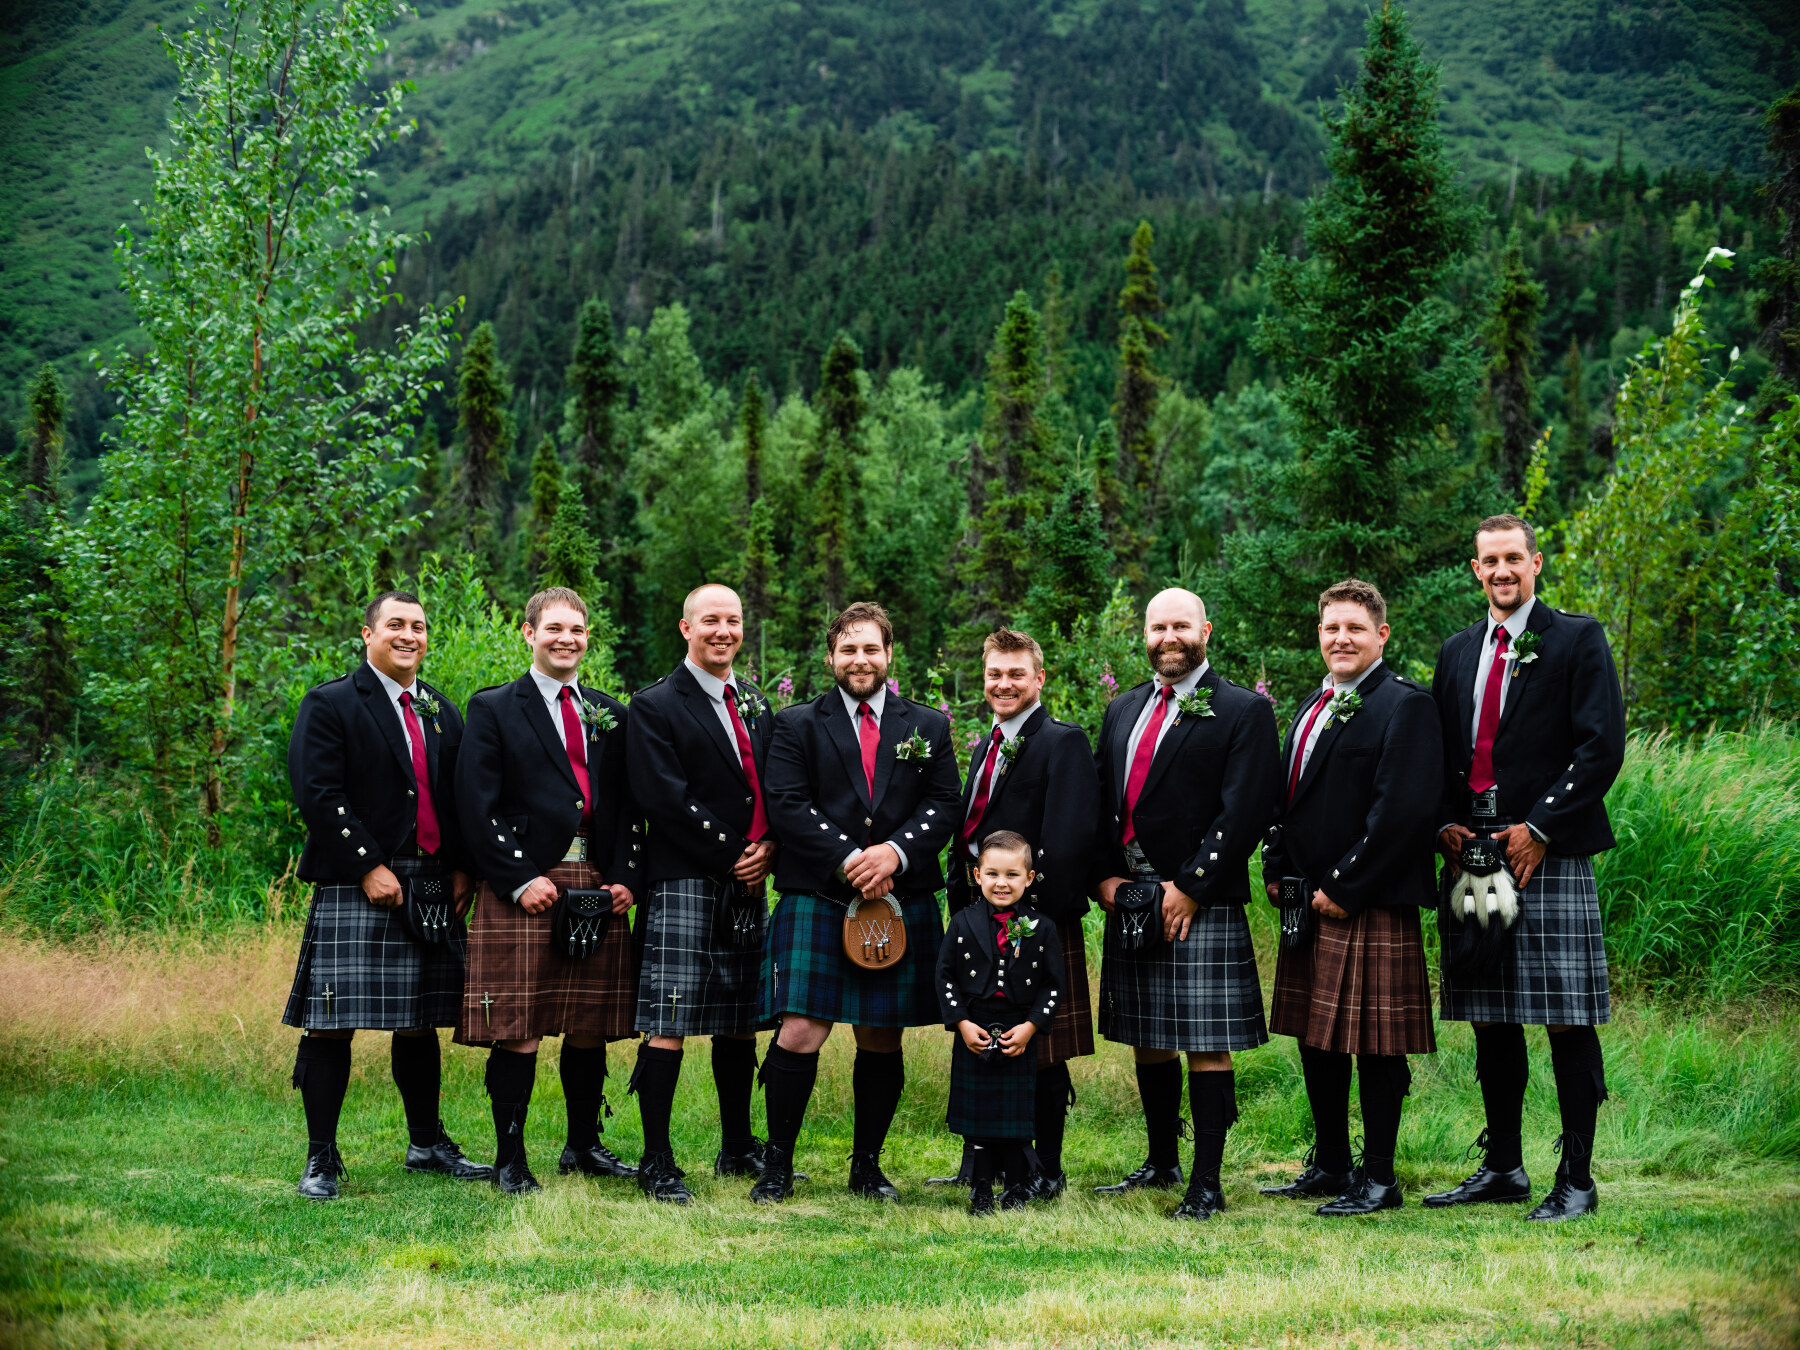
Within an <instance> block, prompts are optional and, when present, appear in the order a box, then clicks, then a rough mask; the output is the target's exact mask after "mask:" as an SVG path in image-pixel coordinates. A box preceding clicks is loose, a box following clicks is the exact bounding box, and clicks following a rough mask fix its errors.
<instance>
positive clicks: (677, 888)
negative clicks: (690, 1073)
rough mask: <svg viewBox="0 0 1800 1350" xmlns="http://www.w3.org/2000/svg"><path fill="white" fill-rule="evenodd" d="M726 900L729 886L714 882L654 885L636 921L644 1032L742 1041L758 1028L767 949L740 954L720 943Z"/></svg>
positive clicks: (692, 879)
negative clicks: (718, 927) (759, 982)
mask: <svg viewBox="0 0 1800 1350" xmlns="http://www.w3.org/2000/svg"><path fill="white" fill-rule="evenodd" d="M725 900H726V885H725V883H724V882H720V881H716V880H714V879H713V878H711V877H684V878H682V879H680V880H676V881H657V882H652V883H651V886H650V896H649V899H648V900H647V901H646V902H645V904H644V906H643V911H642V914H641V916H640V922H639V927H640V928H641V930H642V941H643V957H642V960H643V964H642V966H641V968H640V969H639V972H638V985H637V1021H636V1028H637V1030H638V1032H639V1033H640V1034H642V1035H645V1036H745V1035H749V1034H750V1033H751V1032H753V1031H755V1030H756V1029H757V1022H756V982H757V976H758V975H759V973H760V971H761V968H762V949H761V945H760V944H758V946H756V947H753V948H750V949H749V950H747V951H737V950H734V949H732V948H729V947H727V946H725V945H724V944H722V943H721V942H719V940H718V939H717V937H716V936H715V932H716V929H715V925H716V920H717V915H718V913H719V910H720V908H721V907H722V906H723V905H724V903H725ZM765 927H766V922H765Z"/></svg>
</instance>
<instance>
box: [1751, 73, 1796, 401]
mask: <svg viewBox="0 0 1800 1350" xmlns="http://www.w3.org/2000/svg"><path fill="white" fill-rule="evenodd" d="M1763 125H1764V126H1765V127H1767V128H1768V130H1769V158H1770V159H1772V160H1773V161H1774V162H1775V163H1774V170H1775V171H1774V173H1773V174H1772V175H1771V176H1770V178H1769V183H1768V186H1767V187H1766V188H1765V189H1764V192H1765V193H1766V194H1767V196H1768V199H1769V205H1770V207H1771V208H1773V210H1774V212H1775V214H1776V215H1777V217H1778V218H1779V219H1780V221H1781V245H1780V248H1779V251H1778V254H1777V256H1776V257H1773V258H1765V259H1764V260H1763V261H1762V262H1761V263H1760V264H1758V265H1757V268H1756V284H1757V285H1758V286H1759V287H1761V289H1762V292H1763V300H1762V303H1761V304H1760V305H1759V306H1758V307H1757V311H1756V321H1757V322H1758V323H1760V324H1761V325H1762V343H1763V346H1764V347H1765V348H1767V349H1768V353H1769V356H1770V357H1771V358H1772V359H1773V360H1774V362H1775V370H1776V372H1777V373H1778V374H1779V375H1780V376H1781V378H1782V380H1784V381H1785V382H1786V388H1785V390H1783V391H1781V392H1783V393H1787V394H1793V393H1800V84H1797V85H1795V86H1794V87H1793V88H1792V89H1790V90H1789V91H1788V92H1787V93H1786V94H1784V95H1782V97H1781V98H1779V99H1777V100H1776V101H1775V102H1774V104H1772V105H1771V106H1770V108H1769V111H1768V113H1767V114H1766V115H1765V116H1764V118H1763ZM1779 401H1780V400H1779V396H1778V395H1777V393H1776V391H1774V390H1770V391H1768V392H1767V393H1766V394H1765V395H1764V397H1763V399H1762V403H1763V406H1764V408H1766V409H1771V410H1772V409H1773V408H1774V407H1775V406H1776V405H1777V404H1778V403H1779Z"/></svg>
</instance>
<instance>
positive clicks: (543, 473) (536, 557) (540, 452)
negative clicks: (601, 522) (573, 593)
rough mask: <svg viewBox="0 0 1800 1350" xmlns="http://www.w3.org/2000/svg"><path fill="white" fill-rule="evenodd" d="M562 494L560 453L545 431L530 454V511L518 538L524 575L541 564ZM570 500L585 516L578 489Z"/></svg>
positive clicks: (531, 573)
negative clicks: (523, 557) (519, 539)
mask: <svg viewBox="0 0 1800 1350" xmlns="http://www.w3.org/2000/svg"><path fill="white" fill-rule="evenodd" d="M563 496H564V493H563V463H562V456H561V455H559V454H557V453H556V440H555V438H554V437H552V436H551V435H550V433H549V432H545V433H544V436H543V439H541V440H540V441H538V448H537V450H536V452H535V453H534V454H533V455H532V456H531V514H530V515H529V516H527V517H526V520H525V531H524V536H523V538H522V539H521V541H520V543H521V551H522V552H523V553H524V556H525V572H526V575H527V576H535V575H537V573H538V572H540V571H541V570H542V569H543V567H544V565H545V564H544V555H545V547H546V544H545V541H546V539H547V538H548V536H549V534H550V527H551V523H552V522H553V521H555V520H556V518H557V516H558V515H559V514H560V513H561V511H562V506H563ZM574 499H575V502H576V504H577V507H578V508H580V510H579V512H578V513H579V514H582V515H585V514H586V507H585V503H584V502H582V500H581V491H580V489H579V488H576V489H575V490H574Z"/></svg>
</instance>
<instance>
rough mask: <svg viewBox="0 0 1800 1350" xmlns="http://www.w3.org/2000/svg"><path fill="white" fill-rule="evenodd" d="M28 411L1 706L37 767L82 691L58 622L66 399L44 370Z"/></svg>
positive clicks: (25, 753)
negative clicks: (15, 590) (15, 583)
mask: <svg viewBox="0 0 1800 1350" xmlns="http://www.w3.org/2000/svg"><path fill="white" fill-rule="evenodd" d="M26 407H27V409H28V414H27V417H26V421H25V425H24V426H23V427H22V428H20V445H19V458H20V460H21V464H20V466H19V467H20V471H21V472H20V474H19V480H20V481H19V492H18V499H17V503H18V504H17V517H16V519H15V520H14V521H13V522H11V525H12V528H11V529H9V530H8V531H7V533H11V534H13V535H14V548H13V549H9V550H8V552H9V553H11V554H12V555H13V556H12V557H10V558H9V559H8V564H9V565H8V567H7V571H8V572H9V573H11V574H13V575H14V576H16V577H17V579H18V580H19V581H20V582H21V583H22V586H21V594H19V595H17V596H14V597H10V599H11V603H10V604H9V605H8V607H7V612H8V614H9V616H10V621H9V624H8V626H9V627H11V626H13V625H14V624H16V625H17V626H16V629H15V631H14V632H13V633H11V634H9V635H8V636H9V637H10V638H11V640H10V641H9V642H8V643H7V647H8V648H10V650H8V651H7V652H6V653H5V659H6V663H7V665H8V667H10V669H9V670H8V671H7V677H8V678H7V680H6V683H7V684H8V685H10V686H11V688H10V689H9V690H8V691H7V694H8V697H6V699H5V702H6V703H9V704H11V705H12V706H11V707H10V708H8V709H6V713H7V717H8V719H9V720H12V719H14V718H16V719H17V727H18V732H19V735H18V738H17V742H16V743H17V746H18V748H19V750H20V751H21V752H22V754H23V757H24V758H25V759H26V761H27V762H31V763H35V762H36V761H37V760H38V759H39V758H41V757H42V756H43V753H44V751H45V750H46V749H47V748H48V747H49V745H50V743H51V742H52V740H53V739H54V738H55V737H56V736H57V735H58V734H59V733H60V732H61V731H62V730H63V728H64V727H65V726H67V725H68V721H69V718H70V716H71V714H72V713H73V711H74V702H75V694H76V692H77V690H78V689H79V687H80V682H79V680H78V678H77V676H76V673H75V657H74V650H73V644H72V643H71V642H70V639H69V630H68V626H67V624H66V623H65V622H64V618H63V612H64V609H65V608H66V599H67V597H66V595H65V593H64V589H63V583H62V579H61V576H60V575H59V568H60V561H61V560H60V559H59V558H58V557H57V554H56V541H55V535H56V533H57V530H58V528H59V527H60V525H61V523H62V487H61V479H62V466H63V441H64V432H65V426H64V424H65V421H66V419H67V417H68V396H67V395H66V394H65V393H64V391H63V385H62V381H61V380H60V379H58V378H57V375H56V371H55V370H54V369H52V368H51V367H50V366H49V365H45V366H42V367H41V368H40V369H39V370H38V373H37V375H36V376H35V377H34V378H33V379H32V382H31V387H30V389H29V390H28V391H27V394H26ZM0 486H4V485H3V484H0ZM9 495H10V494H9ZM8 506H9V508H10V507H11V503H8ZM9 514H10V510H9ZM8 589H10V587H9V588H8Z"/></svg>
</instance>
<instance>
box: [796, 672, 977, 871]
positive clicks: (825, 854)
mask: <svg viewBox="0 0 1800 1350" xmlns="http://www.w3.org/2000/svg"><path fill="white" fill-rule="evenodd" d="M914 732H918V733H919V734H920V735H922V736H923V737H924V738H925V740H926V742H927V743H928V744H929V745H930V747H931V754H930V756H929V757H928V758H926V759H922V760H902V759H899V758H897V757H896V756H895V754H894V747H895V746H897V745H899V744H900V742H902V741H904V740H907V739H909V738H910V737H911V736H912V735H913V733H914ZM763 793H764V802H765V809H766V810H767V811H768V815H769V824H770V827H771V828H772V829H773V830H774V831H775V837H776V839H777V841H779V843H780V845H781V847H780V850H779V852H778V853H777V854H776V860H775V887H776V889H777V890H779V891H782V892H784V893H785V892H794V891H799V892H805V893H807V894H810V895H820V896H825V897H826V898H828V899H832V900H836V901H839V902H840V903H844V904H848V903H849V902H850V900H851V898H852V897H853V896H854V895H855V894H856V889H855V887H853V886H851V885H850V884H849V883H848V882H846V881H844V880H842V879H840V877H839V875H838V870H839V868H841V867H842V866H843V863H844V859H845V858H846V857H847V856H848V855H849V854H850V852H851V851H852V850H853V849H857V848H866V847H868V846H869V845H871V844H883V843H887V842H889V841H892V842H893V843H894V844H895V845H896V846H897V847H899V848H900V849H901V850H902V851H903V852H905V854H906V870H905V871H904V872H898V873H896V874H895V876H894V889H895V891H897V892H902V893H910V892H915V891H923V892H926V893H928V894H933V893H936V892H937V891H940V890H942V889H943V886H944V870H943V867H942V866H941V865H940V863H939V855H940V854H941V853H942V852H943V851H944V847H945V845H947V844H948V843H949V842H950V839H951V836H952V835H953V834H954V833H955V831H956V826H957V824H958V823H959V822H960V819H961V817H960V816H959V815H958V814H957V771H956V752H955V750H953V749H952V748H951V744H950V720H949V719H948V718H947V717H945V716H944V715H943V714H942V713H940V712H937V711H935V710H934V709H931V708H927V707H926V706H925V705H924V704H922V703H914V702H913V701H912V700H910V699H905V698H902V697H901V696H900V695H898V694H896V693H894V692H892V691H891V690H890V691H889V692H888V695H887V698H886V701H885V702H884V704H883V708H882V718H881V745H880V748H879V749H878V750H877V751H876V754H875V791H874V794H873V799H872V800H871V796H870V792H869V781H868V779H867V777H866V776H865V775H864V774H863V766H862V748H861V746H860V744H859V742H858V740H857V735H856V728H855V727H853V726H851V725H850V715H849V714H848V713H847V712H845V710H844V700H843V698H842V696H841V695H840V694H839V693H838V691H837V689H836V688H835V687H833V688H831V689H827V690H826V691H825V692H824V693H823V694H821V695H820V696H819V697H818V698H816V699H813V700H812V701H811V702H810V703H798V704H795V705H794V706H793V707H791V708H787V709H784V710H783V711H782V713H781V714H780V715H779V716H778V717H776V719H775V736H774V740H773V742H772V743H771V744H770V746H769V767H768V776H767V778H766V779H765V780H764V783H763Z"/></svg>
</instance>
